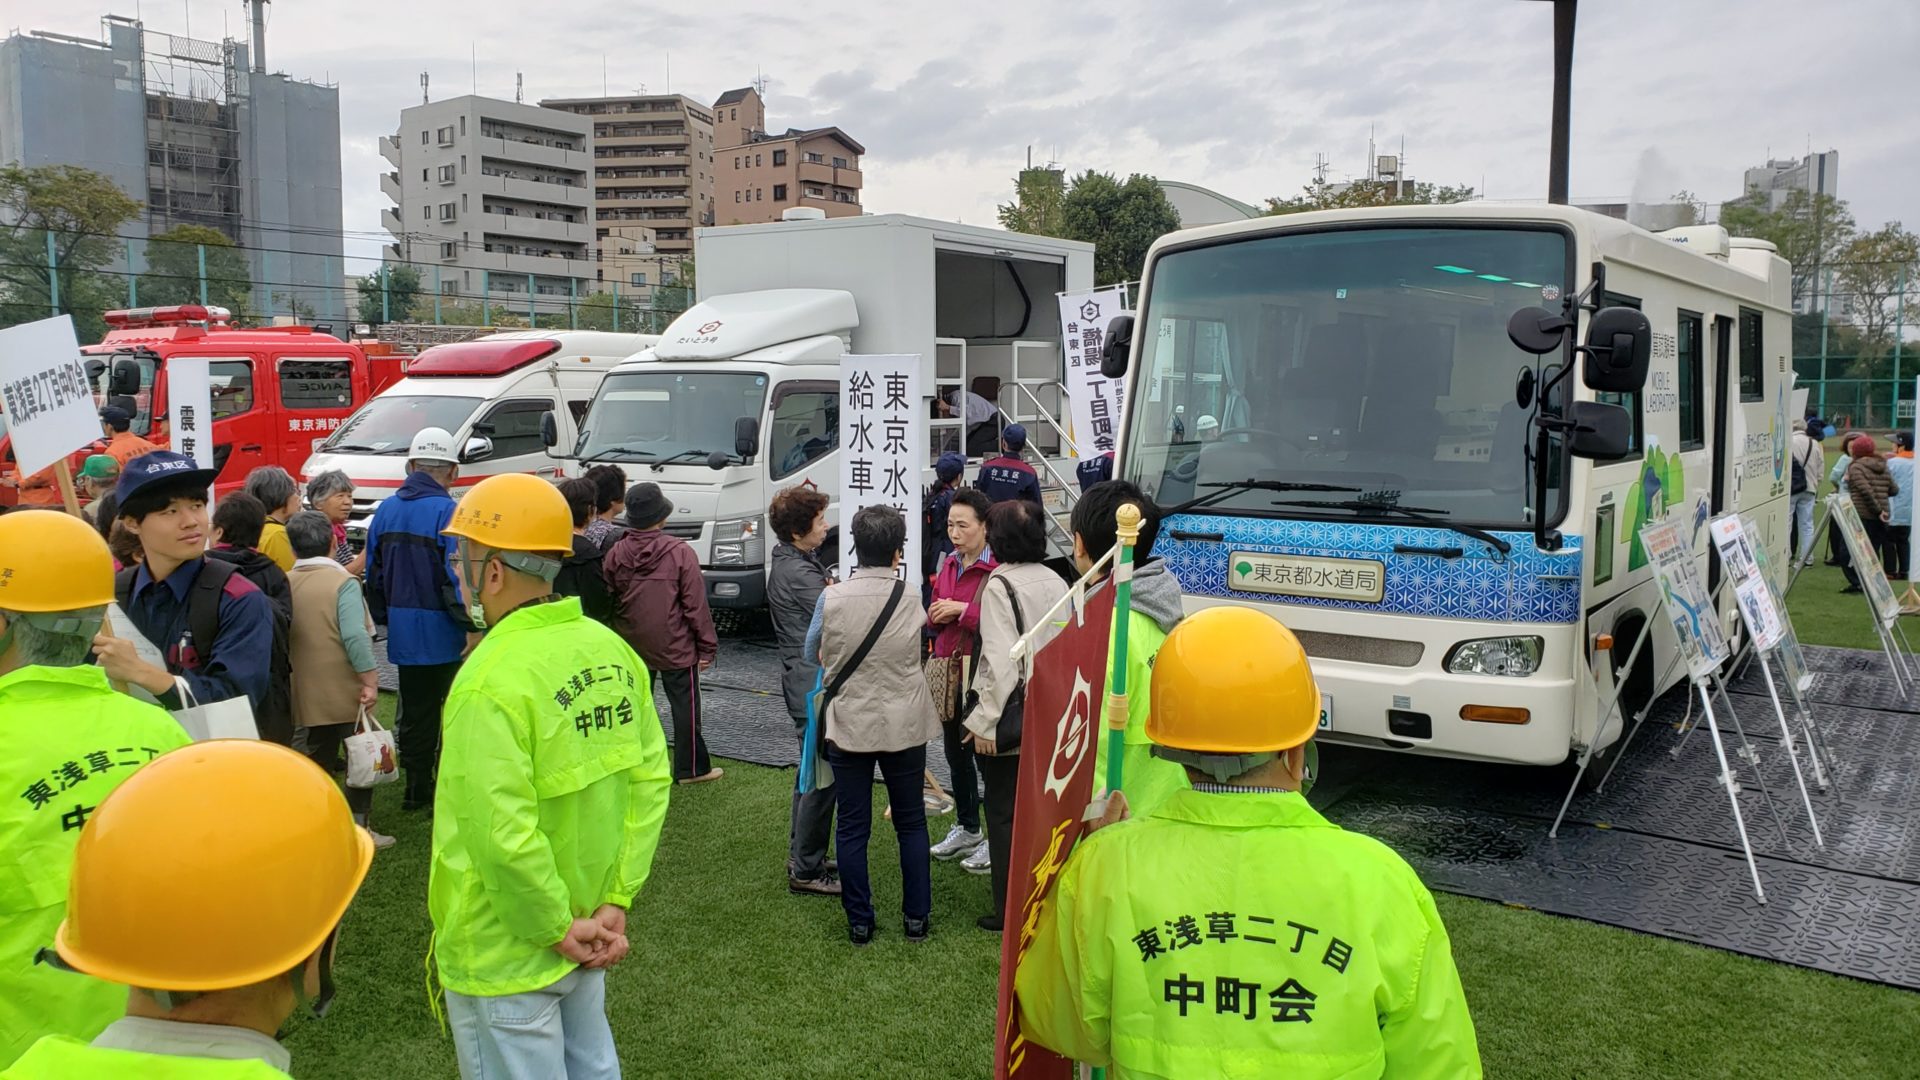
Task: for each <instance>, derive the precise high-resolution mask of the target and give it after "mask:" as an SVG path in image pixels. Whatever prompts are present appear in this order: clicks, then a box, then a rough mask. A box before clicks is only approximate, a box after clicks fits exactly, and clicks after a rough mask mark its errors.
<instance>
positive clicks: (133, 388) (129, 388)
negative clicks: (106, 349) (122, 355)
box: [107, 360, 140, 397]
mask: <svg viewBox="0 0 1920 1080" xmlns="http://www.w3.org/2000/svg"><path fill="white" fill-rule="evenodd" d="M107 390H108V392H109V393H111V394H112V395H113V396H114V397H138V396H139V395H140V362H139V361H138V360H121V361H119V362H118V363H116V364H114V365H113V379H112V381H111V382H110V383H109V385H108V387H107Z"/></svg>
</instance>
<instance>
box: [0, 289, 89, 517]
mask: <svg viewBox="0 0 1920 1080" xmlns="http://www.w3.org/2000/svg"><path fill="white" fill-rule="evenodd" d="M0 416H4V417H5V419H6V431H5V434H7V435H10V436H12V438H13V459H14V462H15V463H16V464H17V465H18V466H19V469H20V476H21V478H22V479H25V478H26V477H29V476H32V475H33V474H34V473H37V472H39V471H40V470H41V469H44V468H46V467H47V466H49V465H51V464H53V463H54V462H56V461H59V460H60V459H61V458H63V457H66V456H67V455H68V454H71V453H73V452H74V451H75V450H78V449H80V448H81V447H83V446H86V445H87V444H89V443H91V442H93V441H94V440H96V439H98V438H99V437H100V410H99V406H98V405H96V404H95V403H94V396H93V387H92V386H90V385H89V384H88V382H87V369H86V366H85V365H84V364H83V363H82V362H81V360H80V342H79V340H78V339H77V338H75V337H74V335H73V317H72V316H69V315H62V316H60V317H58V318H54V319H42V320H40V321H39V322H31V323H24V324H22V325H20V326H10V327H8V328H6V329H5V330H0Z"/></svg>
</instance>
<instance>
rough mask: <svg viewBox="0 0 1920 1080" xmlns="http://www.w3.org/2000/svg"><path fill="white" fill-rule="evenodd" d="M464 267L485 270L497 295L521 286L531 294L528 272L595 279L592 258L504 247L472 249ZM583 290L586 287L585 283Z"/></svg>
mask: <svg viewBox="0 0 1920 1080" xmlns="http://www.w3.org/2000/svg"><path fill="white" fill-rule="evenodd" d="M460 265H461V267H462V269H469V270H481V271H484V272H485V273H486V275H487V281H488V284H489V285H490V286H492V289H493V292H494V293H495V294H496V295H497V294H499V293H502V292H505V291H507V290H508V289H509V288H513V287H517V288H518V291H519V293H520V296H521V298H522V299H525V298H526V295H527V275H528V274H532V275H534V276H535V277H536V278H576V279H580V280H582V281H591V280H592V279H593V271H594V265H595V264H594V262H593V260H592V259H586V258H580V259H567V258H561V257H560V256H557V255H509V254H507V253H505V252H500V251H479V250H473V251H468V252H467V253H466V254H465V255H464V256H463V257H462V258H461V260H460ZM580 291H581V292H582V293H585V292H586V288H585V287H584V286H582V288H581V290H580Z"/></svg>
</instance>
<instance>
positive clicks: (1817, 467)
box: [1788, 420, 1827, 569]
mask: <svg viewBox="0 0 1920 1080" xmlns="http://www.w3.org/2000/svg"><path fill="white" fill-rule="evenodd" d="M1789 449H1790V457H1791V460H1790V461H1789V462H1788V468H1789V469H1790V470H1791V471H1792V474H1793V476H1792V487H1791V488H1790V489H1789V490H1790V491H1791V492H1792V499H1793V537H1792V541H1791V550H1792V551H1793V553H1794V556H1793V561H1794V562H1796V563H1798V564H1799V565H1800V566H1801V567H1802V568H1803V569H1804V568H1805V567H1806V565H1807V564H1808V563H1809V562H1811V561H1812V559H1813V507H1814V503H1815V502H1816V501H1817V500H1818V495H1817V493H1816V492H1815V491H1814V489H1815V488H1817V487H1819V486H1820V477H1822V476H1825V475H1826V468H1827V456H1826V452H1825V451H1824V450H1822V449H1821V447H1820V440H1819V439H1818V437H1816V436H1814V435H1812V434H1810V433H1809V432H1808V431H1807V422H1806V421H1805V420H1795V421H1794V422H1793V440H1792V443H1791V445H1790V447H1789Z"/></svg>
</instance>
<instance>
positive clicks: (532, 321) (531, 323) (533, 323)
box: [527, 274, 540, 330]
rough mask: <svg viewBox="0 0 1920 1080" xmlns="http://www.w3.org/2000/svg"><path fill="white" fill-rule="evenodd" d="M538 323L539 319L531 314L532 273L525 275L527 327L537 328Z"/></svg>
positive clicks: (530, 328)
mask: <svg viewBox="0 0 1920 1080" xmlns="http://www.w3.org/2000/svg"><path fill="white" fill-rule="evenodd" d="M539 325H540V320H539V319H538V318H535V317H534V314H533V275H532V274H528V275H527V329H529V330H532V329H535V328H537V327H538V326H539Z"/></svg>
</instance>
